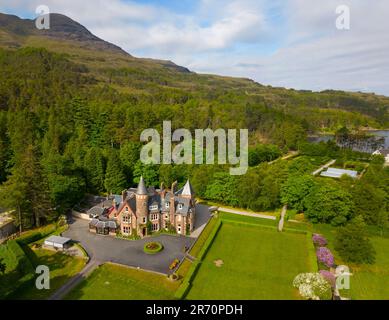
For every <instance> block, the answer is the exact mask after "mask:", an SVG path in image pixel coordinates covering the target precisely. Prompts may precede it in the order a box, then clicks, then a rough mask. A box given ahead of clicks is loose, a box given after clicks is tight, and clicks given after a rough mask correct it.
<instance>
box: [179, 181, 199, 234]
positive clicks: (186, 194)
mask: <svg viewBox="0 0 389 320" xmlns="http://www.w3.org/2000/svg"><path fill="white" fill-rule="evenodd" d="M194 196H195V192H194V190H193V187H192V185H191V183H190V181H189V179H188V181H186V183H185V185H184V187H183V188H182V192H181V197H183V198H187V199H190V206H191V212H190V214H189V215H188V216H187V217H186V219H185V221H184V224H183V230H185V232H186V231H189V232H192V231H193V230H194V224H195V216H196V203H195V198H194Z"/></svg>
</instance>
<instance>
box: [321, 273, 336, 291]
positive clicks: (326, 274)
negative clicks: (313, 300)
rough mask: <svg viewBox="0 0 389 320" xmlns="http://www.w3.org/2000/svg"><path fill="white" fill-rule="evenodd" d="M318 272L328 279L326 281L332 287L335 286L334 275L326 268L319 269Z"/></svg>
mask: <svg viewBox="0 0 389 320" xmlns="http://www.w3.org/2000/svg"><path fill="white" fill-rule="evenodd" d="M319 273H320V274H321V276H322V277H323V278H324V279H326V280H327V281H328V283H329V284H330V285H331V287H332V288H335V284H336V279H335V275H334V274H333V273H332V272H330V271H327V270H320V271H319Z"/></svg>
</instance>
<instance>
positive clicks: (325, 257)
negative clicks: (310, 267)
mask: <svg viewBox="0 0 389 320" xmlns="http://www.w3.org/2000/svg"><path fill="white" fill-rule="evenodd" d="M316 256H317V260H319V262H321V263H324V264H325V265H326V266H327V267H332V266H333V265H334V256H333V254H332V253H331V251H330V250H329V249H328V248H326V247H320V248H319V249H317V251H316Z"/></svg>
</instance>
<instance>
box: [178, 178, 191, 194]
mask: <svg viewBox="0 0 389 320" xmlns="http://www.w3.org/2000/svg"><path fill="white" fill-rule="evenodd" d="M181 195H183V196H193V195H194V190H193V187H192V185H191V184H190V181H189V179H188V181H186V183H185V185H184V187H183V188H182V192H181Z"/></svg>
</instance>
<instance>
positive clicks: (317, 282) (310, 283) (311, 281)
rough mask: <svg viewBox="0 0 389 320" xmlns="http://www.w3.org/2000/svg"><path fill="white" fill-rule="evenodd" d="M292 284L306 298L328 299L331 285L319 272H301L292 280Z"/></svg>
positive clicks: (330, 294) (330, 293)
mask: <svg viewBox="0 0 389 320" xmlns="http://www.w3.org/2000/svg"><path fill="white" fill-rule="evenodd" d="M293 286H294V287H295V288H297V289H299V292H300V295H301V296H302V297H303V298H304V299H308V300H330V299H331V298H332V289H331V285H330V284H329V283H328V282H327V280H326V279H324V278H323V276H322V275H320V274H319V273H301V274H299V275H298V276H297V277H296V278H295V279H294V280H293Z"/></svg>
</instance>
